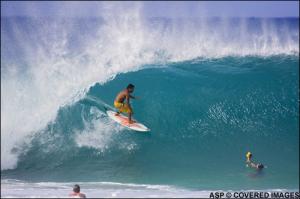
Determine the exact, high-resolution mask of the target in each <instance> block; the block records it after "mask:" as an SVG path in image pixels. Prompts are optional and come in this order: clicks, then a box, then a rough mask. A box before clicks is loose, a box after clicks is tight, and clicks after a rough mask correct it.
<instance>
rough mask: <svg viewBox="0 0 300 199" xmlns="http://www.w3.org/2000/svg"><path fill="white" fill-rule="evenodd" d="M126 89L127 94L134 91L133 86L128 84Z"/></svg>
mask: <svg viewBox="0 0 300 199" xmlns="http://www.w3.org/2000/svg"><path fill="white" fill-rule="evenodd" d="M126 89H127V90H128V92H129V93H133V91H134V85H133V84H128V86H127V88H126Z"/></svg>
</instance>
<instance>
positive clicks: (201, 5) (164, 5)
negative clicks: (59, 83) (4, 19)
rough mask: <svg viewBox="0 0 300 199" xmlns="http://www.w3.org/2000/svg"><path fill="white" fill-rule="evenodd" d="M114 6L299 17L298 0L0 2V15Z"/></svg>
mask: <svg viewBox="0 0 300 199" xmlns="http://www.w3.org/2000/svg"><path fill="white" fill-rule="evenodd" d="M114 6H116V7H117V8H118V9H119V10H120V9H126V8H131V7H138V8H140V9H141V13H142V14H143V15H145V16H147V17H162V16H164V17H212V16H221V17H299V2H298V1H228V2H226V1H188V2H184V1H182V2H180V1H174V2H170V1H165V2H164V1H160V2H154V1H153V2H150V1H145V2H95V1H93V2H84V1H74V2H71V1H66V2H62V1H56V2H53V1H52V2H50V1H48V2H46V1H42V2H38V1H27V2H24V1H22V2H18V1H10V2H9V1H1V16H72V17H73V16H86V17H89V16H101V12H102V11H103V9H104V8H107V7H110V8H112V10H114ZM118 9H116V12H118Z"/></svg>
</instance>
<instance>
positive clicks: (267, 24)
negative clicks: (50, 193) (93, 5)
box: [1, 17, 299, 197]
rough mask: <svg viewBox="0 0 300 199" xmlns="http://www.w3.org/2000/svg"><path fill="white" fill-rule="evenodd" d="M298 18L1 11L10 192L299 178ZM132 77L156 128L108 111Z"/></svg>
mask: <svg viewBox="0 0 300 199" xmlns="http://www.w3.org/2000/svg"><path fill="white" fill-rule="evenodd" d="M298 23H299V19H298V18H279V19H276V18H274V19H262V18H243V19H240V18H233V19H226V20H225V19H220V18H212V19H201V20H200V19H197V20H187V19H177V20H175V19H172V20H171V19H164V18H152V19H147V20H143V21H141V20H137V19H135V18H131V17H128V18H125V19H120V18H113V19H112V18H110V17H108V18H103V19H97V18H89V19H87V18H68V19H60V20H57V19H52V18H30V17H1V43H2V45H1V184H2V186H5V187H6V188H7V189H6V192H5V193H3V194H1V195H2V196H11V195H13V196H16V195H14V194H16V192H14V191H12V192H9V191H7V190H10V188H11V186H12V188H11V189H12V190H14V189H17V188H18V187H19V186H21V185H22V186H24V187H26V186H28V187H30V188H32V187H38V186H46V187H48V188H49V187H50V188H49V189H51V186H52V188H53V187H55V186H56V185H57V186H60V187H62V189H64V188H66V187H67V188H68V187H69V186H71V184H70V183H71V182H72V183H73V182H74V183H76V182H80V183H81V185H83V187H84V188H86V190H89V189H93V187H94V188H95V187H96V188H95V190H96V189H99V186H100V187H102V189H103V190H107V189H109V190H110V191H111V190H119V189H122V190H128V189H131V188H132V187H134V188H132V189H135V188H136V187H138V188H141V189H142V190H143V191H142V192H135V191H136V190H135V191H132V192H130V191H129V192H124V194H123V195H122V194H121V195H118V194H117V193H116V194H115V195H110V194H109V193H108V192H109V191H106V192H105V191H104V192H103V194H104V195H102V196H104V197H111V196H120V197H122V196H128V197H133V196H150V197H151V196H153V197H155V195H151V193H152V191H154V194H155V193H157V195H156V196H165V197H176V196H177V197H178V196H186V197H189V196H190V197H193V196H194V197H197V196H205V194H207V191H208V190H275V189H280V190H298V191H299V47H298V44H299V26H298ZM129 83H132V84H134V85H135V92H134V94H133V95H136V96H139V97H140V99H138V100H132V107H133V109H134V118H136V119H137V120H138V121H140V122H142V123H143V124H145V125H146V126H147V127H149V128H150V129H151V131H150V132H148V133H138V132H134V131H130V130H128V129H127V128H124V127H122V126H120V125H118V124H117V123H115V122H113V121H112V120H111V119H110V118H109V117H108V116H107V115H106V109H113V107H112V106H113V101H114V98H115V96H116V94H117V93H118V92H119V91H120V90H122V89H124V88H125V87H126V86H127V85H128V84H129ZM248 151H251V152H252V154H253V159H254V161H255V162H258V163H263V164H264V165H265V166H266V168H265V169H263V171H262V172H258V171H256V170H253V169H250V168H247V167H246V164H245V160H246V157H245V154H246V153H247V152H248ZM20 183H21V185H20ZM41 183H46V185H45V184H41ZM47 183H48V184H47ZM107 186H109V188H107ZM128 186H129V187H128ZM151 186H152V187H151ZM155 186H158V187H155ZM24 187H23V188H24ZM28 187H27V189H28ZM153 187H154V188H153ZM19 188H20V187H19ZM37 189H38V188H37ZM173 189H174V190H176V191H174V190H173ZM95 190H94V191H95ZM172 190H173V191H172ZM180 190H185V191H182V192H181V191H180ZM155 191H156V192H155ZM33 192H34V191H33ZM193 193H194V194H193ZM36 194H37V195H38V194H40V193H39V192H38V191H37V192H35V193H32V194H28V195H27V196H36ZM99 194H100V193H99ZM164 194H165V195H164ZM95 195H96V194H95ZM18 196H20V195H18ZM21 196H22V195H21ZM100 196H101V194H100Z"/></svg>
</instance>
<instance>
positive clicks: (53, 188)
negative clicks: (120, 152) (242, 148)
mask: <svg viewBox="0 0 300 199" xmlns="http://www.w3.org/2000/svg"><path fill="white" fill-rule="evenodd" d="M74 184H79V185H80V186H81V192H82V193H85V194H86V196H87V197H88V198H114V197H117V198H140V197H149V198H157V197H160V198H178V197H180V198H183V197H185V198H209V196H210V194H211V193H212V192H214V193H215V192H229V191H230V192H231V193H233V192H258V191H259V192H269V193H271V192H296V191H299V190H287V189H266V190H254V189H253V190H236V191H232V190H189V189H184V188H179V187H175V186H169V185H150V184H133V183H117V182H68V183H58V182H37V183H30V182H24V181H17V180H1V188H2V190H1V197H2V198H16V197H18V198H49V197H50V198H65V197H68V194H69V193H71V191H72V187H73V185H74Z"/></svg>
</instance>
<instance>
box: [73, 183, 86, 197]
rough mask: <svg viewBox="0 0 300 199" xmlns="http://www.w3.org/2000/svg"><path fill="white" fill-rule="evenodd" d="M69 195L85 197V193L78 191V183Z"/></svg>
mask: <svg viewBox="0 0 300 199" xmlns="http://www.w3.org/2000/svg"><path fill="white" fill-rule="evenodd" d="M70 197H72V198H73V197H76V198H86V196H85V194H83V193H80V186H79V185H78V184H75V185H74V187H73V193H70Z"/></svg>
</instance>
